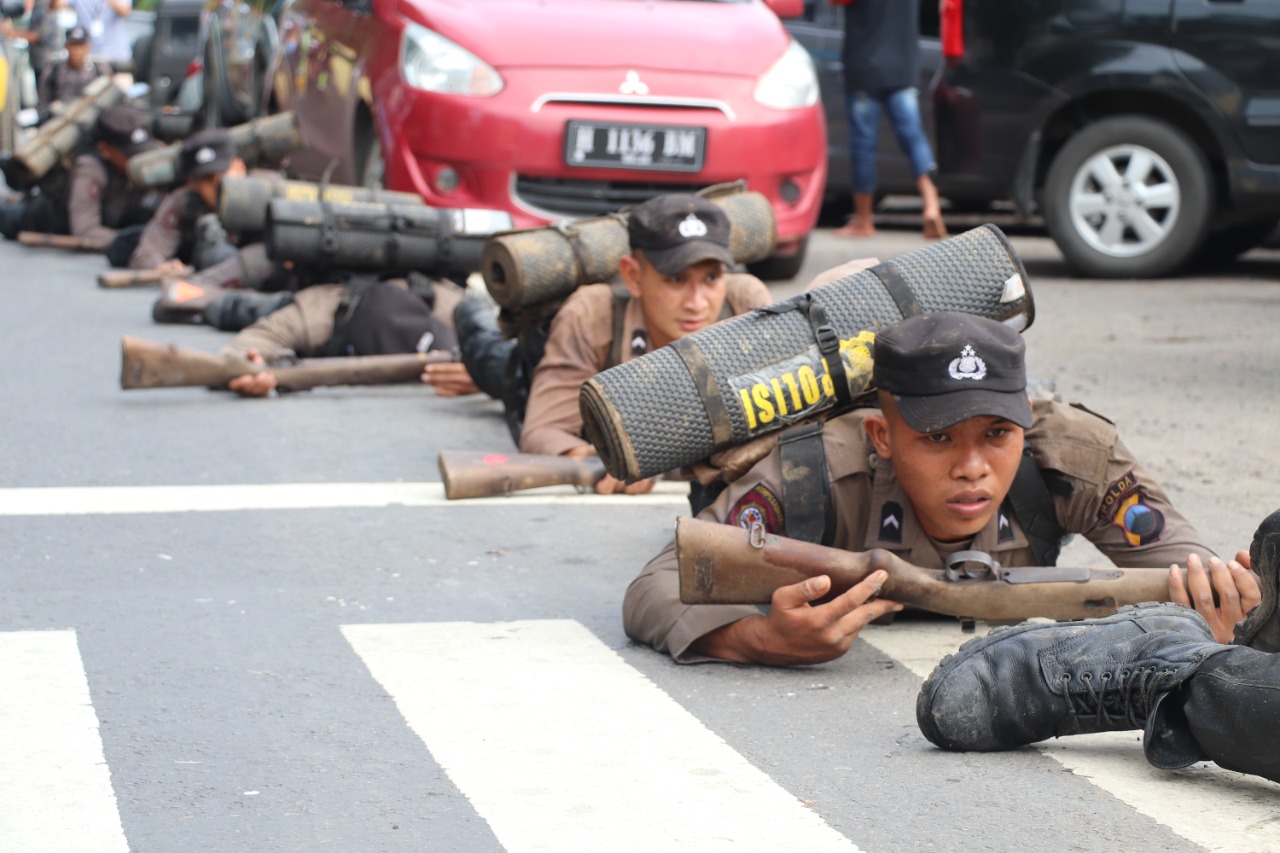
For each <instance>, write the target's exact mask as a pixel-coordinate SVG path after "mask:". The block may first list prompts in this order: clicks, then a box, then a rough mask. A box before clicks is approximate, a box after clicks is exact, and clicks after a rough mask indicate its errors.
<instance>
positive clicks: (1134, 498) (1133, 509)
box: [1111, 492, 1164, 548]
mask: <svg viewBox="0 0 1280 853" xmlns="http://www.w3.org/2000/svg"><path fill="white" fill-rule="evenodd" d="M1111 523H1112V524H1114V525H1116V526H1117V527H1119V528H1120V529H1121V530H1123V531H1124V536H1125V538H1126V539H1128V540H1129V544H1130V545H1132V546H1134V547H1135V548H1136V547H1138V546H1139V545H1150V544H1151V543H1152V542H1156V541H1158V540H1159V539H1160V534H1161V533H1164V513H1162V512H1160V510H1158V509H1156V508H1155V507H1151V506H1148V505H1147V504H1146V503H1145V502H1144V501H1143V498H1142V493H1141V492H1133V493H1132V494H1130V495H1129V496H1128V497H1127V498H1125V499H1124V500H1123V501H1122V502H1121V503H1120V506H1119V507H1117V509H1116V513H1115V515H1113V516H1112V517H1111Z"/></svg>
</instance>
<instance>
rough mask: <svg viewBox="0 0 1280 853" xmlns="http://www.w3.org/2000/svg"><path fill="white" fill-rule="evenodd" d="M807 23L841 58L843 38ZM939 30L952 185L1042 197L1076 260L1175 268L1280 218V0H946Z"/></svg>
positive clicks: (936, 85)
mask: <svg viewBox="0 0 1280 853" xmlns="http://www.w3.org/2000/svg"><path fill="white" fill-rule="evenodd" d="M922 5H929V3H928V2H926V3H923V4H922ZM814 8H815V9H816V8H817V7H816V6H815V7H814ZM791 26H792V31H793V32H794V33H795V34H796V36H797V38H798V39H799V40H800V41H801V42H802V43H803V44H805V45H806V47H809V49H810V50H811V51H814V52H815V56H817V57H818V65H819V66H820V67H823V66H825V68H824V70H825V71H827V72H828V73H830V72H832V69H831V68H830V62H826V61H824V60H823V59H822V57H821V55H820V54H819V52H820V51H821V52H826V51H829V50H836V51H838V47H839V42H838V41H835V42H834V48H831V47H826V48H824V47H822V45H821V43H820V41H819V40H818V36H817V35H816V34H809V35H806V33H805V32H804V31H803V30H802V29H801V27H802V26H803V25H801V24H792V25H791ZM825 29H826V30H827V37H828V38H835V39H838V38H839V36H840V32H839V20H838V18H833V19H831V20H830V21H828V25H827V26H826V27H825ZM939 34H940V42H939V44H940V53H941V55H942V60H941V62H940V63H937V64H935V68H936V71H935V73H934V74H933V77H932V78H931V79H930V80H929V82H928V85H927V86H926V87H923V88H922V94H921V105H922V110H923V111H924V112H926V113H927V115H926V116H925V118H926V124H927V125H928V126H930V129H931V133H932V138H933V140H934V143H935V151H936V155H937V160H938V167H939V174H938V177H937V183H938V187H939V189H940V191H941V192H942V194H943V195H945V196H946V197H947V198H949V199H951V200H952V201H960V202H962V203H964V202H983V201H988V200H993V199H1010V200H1012V201H1013V202H1014V203H1015V204H1016V206H1017V208H1018V209H1019V211H1021V212H1022V213H1023V214H1024V215H1030V214H1032V213H1034V212H1039V213H1040V214H1042V215H1043V216H1044V219H1045V222H1046V224H1047V225H1048V227H1049V232H1050V234H1051V235H1052V236H1053V238H1054V241H1055V242H1056V243H1057V244H1058V246H1059V248H1060V249H1061V250H1062V253H1063V255H1064V256H1065V257H1066V259H1067V261H1068V262H1069V263H1070V264H1071V266H1072V267H1073V268H1075V269H1076V270H1078V271H1080V272H1082V273H1085V274H1088V275H1096V276H1105V277H1116V278H1123V277H1151V276H1160V275H1164V274H1166V273H1170V272H1174V271H1176V270H1178V269H1180V268H1181V267H1183V266H1184V265H1185V264H1186V263H1187V262H1188V261H1190V260H1191V259H1193V258H1194V257H1196V256H1197V255H1203V254H1205V253H1211V254H1215V255H1219V256H1227V255H1232V254H1236V253H1239V252H1241V251H1245V250H1247V249H1249V248H1251V247H1252V246H1254V245H1256V244H1257V243H1258V242H1260V241H1262V240H1263V239H1264V238H1265V237H1266V236H1267V235H1268V234H1269V233H1270V232H1271V231H1272V230H1273V228H1274V226H1275V224H1276V221H1277V219H1278V218H1280V50H1277V49H1276V45H1277V43H1280V3H1276V2H1275V0H1231V2H1225V0H1223V2H1211V0H1019V2H1016V3H1011V2H1007V0H944V2H943V4H942V16H941V22H940V27H939ZM925 44H926V45H928V44H929V40H928V39H927V38H926V39H925ZM834 61H835V62H836V63H838V62H839V57H838V53H837V54H836V56H835V57H834ZM924 64H925V65H926V66H928V65H929V62H928V53H926V62H925V63H924ZM823 83H824V87H825V86H826V85H827V80H826V79H824V81H823ZM828 94H830V93H829V92H828V91H827V90H826V89H825V88H824V96H826V95H828ZM836 94H837V95H839V96H840V97H841V99H842V94H840V93H839V90H836ZM839 108H840V109H843V107H839ZM835 127H836V125H835V122H834V121H833V122H832V129H833V134H832V136H833V138H834V136H835V133H834V130H835ZM894 148H895V146H894V145H893V143H892V142H891V141H890V142H888V144H887V146H886V144H885V142H884V141H882V149H883V150H884V153H886V154H889V153H890V152H891V151H893V150H894ZM837 154H843V156H845V157H847V153H843V152H837V151H835V150H834V149H833V160H834V159H835V157H836V155H837ZM833 174H834V170H833ZM885 174H886V177H887V178H888V177H889V176H890V174H891V173H890V170H889V169H888V168H886V170H885ZM888 186H889V185H888V184H886V187H888Z"/></svg>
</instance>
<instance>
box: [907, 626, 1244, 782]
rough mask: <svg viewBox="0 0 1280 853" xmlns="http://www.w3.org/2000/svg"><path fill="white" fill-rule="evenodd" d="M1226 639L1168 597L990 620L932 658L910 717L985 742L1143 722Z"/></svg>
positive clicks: (952, 739) (956, 739)
mask: <svg viewBox="0 0 1280 853" xmlns="http://www.w3.org/2000/svg"><path fill="white" fill-rule="evenodd" d="M1229 648H1230V647H1229V646H1222V645H1219V644H1217V643H1215V642H1214V641H1213V633H1212V632H1211V631H1210V630H1209V626H1208V625H1206V624H1205V621H1204V619H1203V618H1201V617H1200V615H1199V614H1198V613H1196V612H1195V611H1194V610H1192V609H1190V608H1188V607H1181V606H1179V605H1176V604H1143V605H1138V606H1136V607H1125V608H1122V609H1121V610H1120V611H1119V612H1117V613H1115V614H1114V615H1112V616H1108V617H1106V618H1103V619H1093V620H1089V621H1087V622H1073V623H1048V624H1045V623H1031V624H1022V625H1015V626H1013V627H1009V628H998V629H996V630H995V631H993V632H992V633H991V634H989V635H987V636H986V637H981V638H978V639H975V640H970V641H969V642H967V643H965V644H964V645H963V646H961V647H960V650H959V651H958V652H956V653H955V654H954V655H951V656H950V657H948V658H946V659H945V660H943V661H942V663H940V664H938V667H937V669H935V670H934V671H933V674H932V675H930V676H929V678H928V680H926V681H925V683H924V687H923V688H922V689H921V691H920V696H919V698H918V699H917V700H916V720H917V722H919V724H920V730H921V731H922V732H924V736H925V737H927V738H928V739H929V740H930V741H931V742H933V743H934V744H936V745H938V746H940V747H943V748H944V749H955V750H976V751H984V752H985V751H991V750H1000V749H1011V748H1013V747H1016V746H1022V745H1024V744H1028V743H1035V742H1037V741H1042V740H1046V739H1048V738H1051V737H1061V736H1063V735H1073V734H1087V733H1092V732H1104V731H1121V730H1125V729H1145V728H1146V724H1147V718H1148V715H1149V714H1150V713H1151V710H1152V708H1153V707H1154V706H1155V704H1156V703H1157V701H1158V700H1159V699H1160V698H1161V697H1163V696H1164V695H1165V694H1166V693H1168V692H1169V691H1170V690H1173V689H1174V688H1176V687H1178V686H1179V685H1180V684H1182V683H1183V682H1184V681H1185V680H1186V679H1188V678H1189V677H1190V676H1191V675H1192V674H1193V673H1194V672H1195V671H1196V669H1197V668H1198V667H1199V666H1200V664H1201V663H1203V662H1204V661H1205V659H1207V658H1208V657H1209V656H1211V655H1213V654H1215V653H1218V652H1221V651H1224V650H1227V649H1229ZM1198 757H1199V756H1198V754H1197V755H1195V756H1193V757H1192V758H1191V759H1190V761H1188V762H1187V763H1190V762H1191V761H1194V760H1196V758H1198Z"/></svg>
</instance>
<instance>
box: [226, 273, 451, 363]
mask: <svg viewBox="0 0 1280 853" xmlns="http://www.w3.org/2000/svg"><path fill="white" fill-rule="evenodd" d="M389 281H391V282H399V283H401V285H403V284H404V280H403V279H390V280H389ZM433 283H434V285H435V304H434V305H433V307H432V309H431V313H432V315H433V316H435V317H436V319H438V320H440V321H441V322H443V323H445V324H447V325H448V326H449V328H453V309H454V307H455V306H456V305H457V304H458V302H459V301H460V300H461V299H462V295H463V294H462V289H461V288H460V287H458V286H457V285H456V284H454V283H453V282H450V281H444V280H434V281H433ZM346 295H347V286H346V285H345V284H317V285H315V286H313V287H308V288H306V289H304V290H300V291H298V293H297V295H296V296H294V298H293V302H292V303H290V304H289V305H286V306H285V307H283V308H281V309H280V310H279V311H274V312H272V313H270V314H268V315H267V316H266V317H263V318H262V319H261V320H259V321H258V322H256V323H254V324H253V325H252V326H249V327H248V328H247V329H244V330H242V331H241V332H240V333H239V334H237V335H236V336H235V338H233V339H232V340H231V342H230V343H229V344H227V345H226V346H225V347H224V348H223V351H224V352H233V353H236V354H238V355H244V354H245V353H247V352H248V351H249V350H251V349H254V350H257V351H258V353H259V354H260V355H261V356H262V358H263V360H264V361H266V362H267V363H268V364H273V363H282V362H288V361H291V360H292V359H294V358H318V357H321V356H323V355H324V354H325V349H326V347H328V345H329V339H330V338H331V337H333V326H334V317H335V315H336V314H337V312H338V306H339V305H341V304H342V300H343V299H344V298H346Z"/></svg>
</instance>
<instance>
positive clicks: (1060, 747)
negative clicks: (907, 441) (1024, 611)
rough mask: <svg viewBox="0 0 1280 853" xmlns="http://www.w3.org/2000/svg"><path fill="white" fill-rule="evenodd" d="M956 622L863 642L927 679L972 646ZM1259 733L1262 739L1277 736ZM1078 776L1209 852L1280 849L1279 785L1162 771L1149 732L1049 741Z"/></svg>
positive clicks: (884, 632) (1221, 773)
mask: <svg viewBox="0 0 1280 853" xmlns="http://www.w3.org/2000/svg"><path fill="white" fill-rule="evenodd" d="M983 633H985V626H982V625H979V628H978V633H977V634H963V633H961V631H960V628H959V626H958V625H957V624H955V623H946V622H943V623H939V624H927V625H921V624H912V625H909V626H906V625H904V626H900V627H898V626H892V625H890V626H875V625H872V626H870V627H868V628H867V629H865V630H864V631H863V632H862V634H861V637H862V639H864V640H866V641H867V642H868V643H870V644H871V645H872V646H874V647H876V648H877V649H879V650H880V651H882V652H884V653H885V654H887V655H889V656H890V657H891V658H893V659H894V660H896V661H898V662H899V663H901V664H902V665H904V666H906V667H907V668H908V669H910V670H911V671H912V672H914V673H915V674H916V675H918V676H920V677H921V678H927V677H928V676H929V673H931V672H932V671H933V668H934V666H936V665H937V663H938V661H940V660H942V658H944V657H945V656H947V655H949V654H951V653H952V652H954V651H955V650H956V649H957V648H959V647H960V645H961V644H962V643H964V641H965V640H968V639H970V638H971V637H974V636H982V634H983ZM1275 736H1276V733H1275V732H1259V733H1258V737H1275ZM1039 749H1040V750H1041V751H1043V752H1044V753H1045V754H1047V755H1049V756H1050V757H1051V758H1054V759H1056V760H1057V761H1059V762H1060V763H1061V764H1062V765H1063V766H1065V767H1066V768H1067V769H1069V770H1071V772H1073V773H1075V774H1076V775H1078V776H1083V777H1084V778H1086V779H1088V780H1089V781H1090V782H1092V783H1093V784H1094V785H1096V786H1098V787H1099V788H1101V789H1102V790H1104V791H1106V792H1107V793H1108V794H1111V795H1112V796H1114V797H1115V798H1116V799H1118V800H1120V801H1121V802H1124V803H1127V804H1128V805H1130V806H1132V807H1133V808H1135V809H1137V810H1138V811H1139V812H1140V813H1142V814H1144V815H1146V816H1147V817H1149V818H1151V819H1153V820H1155V821H1156V822H1157V823H1161V824H1164V825H1165V826H1167V827H1169V829H1171V830H1173V831H1174V832H1175V833H1177V834H1178V835H1180V836H1182V837H1183V838H1185V839H1187V840H1188V841H1191V842H1193V843H1195V844H1199V845H1200V846H1201V847H1204V848H1205V849H1207V850H1222V851H1233V853H1240V851H1266V850H1280V797H1277V794H1280V785H1277V784H1276V783H1274V782H1269V781H1267V780H1265V779H1259V778H1258V777H1256V776H1246V775H1243V774H1240V773H1233V772H1231V771H1229V770H1223V769H1222V768H1220V767H1218V766H1217V765H1215V764H1209V763H1201V764H1196V765H1194V766H1192V767H1188V768H1186V769H1185V770H1177V771H1167V770H1157V769H1156V768H1154V767H1152V766H1151V765H1150V764H1148V763H1147V760H1146V758H1144V757H1143V754H1142V733H1141V732H1137V731H1132V732H1106V733H1103V734H1096V735H1078V736H1075V737H1066V738H1061V739H1057V740H1051V741H1048V742H1047V743H1046V744H1044V745H1042V746H1040V747H1039Z"/></svg>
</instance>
